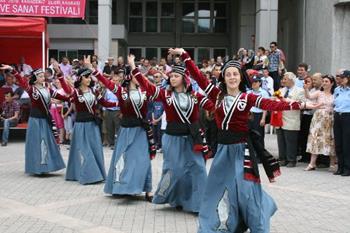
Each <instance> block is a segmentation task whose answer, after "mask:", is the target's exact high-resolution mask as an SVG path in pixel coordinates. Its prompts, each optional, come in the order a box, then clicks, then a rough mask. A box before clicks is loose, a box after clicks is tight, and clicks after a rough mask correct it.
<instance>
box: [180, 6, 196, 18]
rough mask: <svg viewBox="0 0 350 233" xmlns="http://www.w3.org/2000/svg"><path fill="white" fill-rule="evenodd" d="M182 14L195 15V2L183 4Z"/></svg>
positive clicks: (186, 15)
mask: <svg viewBox="0 0 350 233" xmlns="http://www.w3.org/2000/svg"><path fill="white" fill-rule="evenodd" d="M182 16H185V17H194V3H183V4H182Z"/></svg>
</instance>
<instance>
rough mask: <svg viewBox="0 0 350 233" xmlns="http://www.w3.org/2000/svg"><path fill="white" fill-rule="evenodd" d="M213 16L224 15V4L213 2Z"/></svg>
mask: <svg viewBox="0 0 350 233" xmlns="http://www.w3.org/2000/svg"><path fill="white" fill-rule="evenodd" d="M214 17H226V4H225V3H215V4H214Z"/></svg>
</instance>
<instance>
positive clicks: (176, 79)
mask: <svg viewBox="0 0 350 233" xmlns="http://www.w3.org/2000/svg"><path fill="white" fill-rule="evenodd" d="M169 78H170V85H171V86H172V87H174V88H177V87H180V86H181V85H183V77H182V75H181V74H178V73H175V72H173V73H171V74H170V75H169Z"/></svg>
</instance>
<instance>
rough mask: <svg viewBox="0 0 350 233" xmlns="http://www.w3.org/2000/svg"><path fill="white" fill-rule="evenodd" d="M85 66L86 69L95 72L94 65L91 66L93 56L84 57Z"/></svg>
mask: <svg viewBox="0 0 350 233" xmlns="http://www.w3.org/2000/svg"><path fill="white" fill-rule="evenodd" d="M84 66H85V67H86V68H89V69H91V70H94V69H93V67H92V64H91V56H90V55H88V56H85V55H84Z"/></svg>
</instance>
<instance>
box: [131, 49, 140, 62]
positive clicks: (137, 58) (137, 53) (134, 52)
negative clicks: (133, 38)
mask: <svg viewBox="0 0 350 233" xmlns="http://www.w3.org/2000/svg"><path fill="white" fill-rule="evenodd" d="M129 53H130V54H133V55H134V56H135V60H136V61H139V60H140V58H141V57H142V49H141V48H129Z"/></svg>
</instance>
